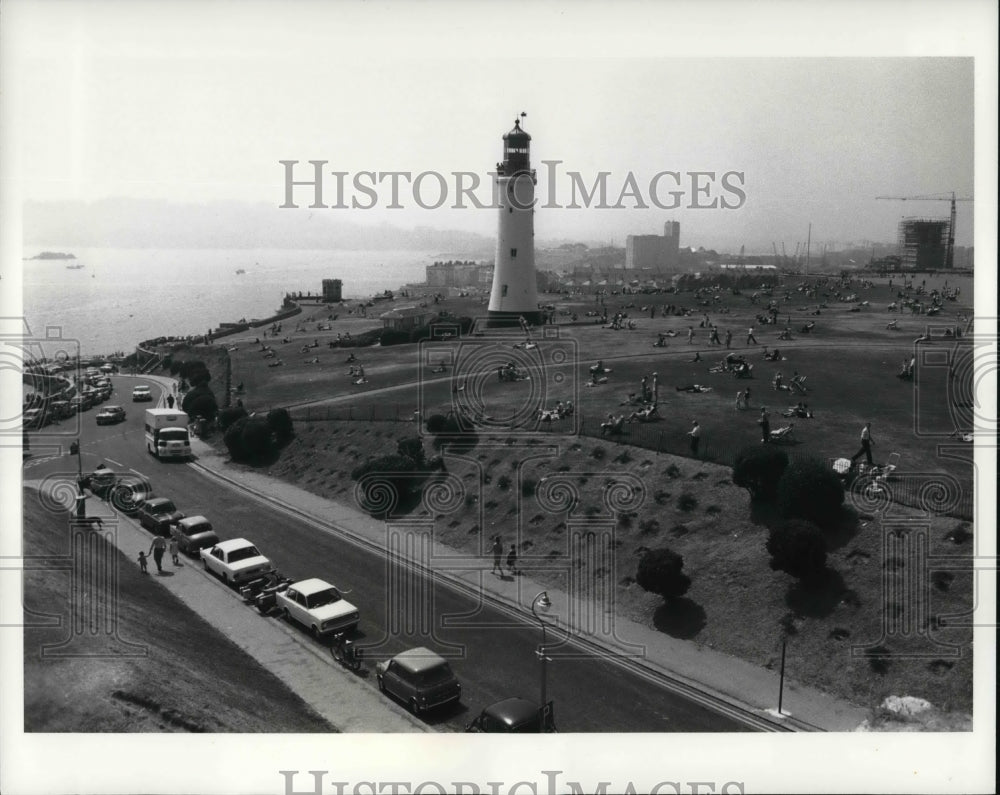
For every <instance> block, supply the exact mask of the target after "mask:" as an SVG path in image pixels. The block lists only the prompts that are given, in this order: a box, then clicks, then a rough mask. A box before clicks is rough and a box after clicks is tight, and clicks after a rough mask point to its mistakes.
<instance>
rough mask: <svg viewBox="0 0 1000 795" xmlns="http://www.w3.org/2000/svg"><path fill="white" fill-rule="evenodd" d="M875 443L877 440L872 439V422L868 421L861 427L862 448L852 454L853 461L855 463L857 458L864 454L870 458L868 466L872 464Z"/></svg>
mask: <svg viewBox="0 0 1000 795" xmlns="http://www.w3.org/2000/svg"><path fill="white" fill-rule="evenodd" d="M873 444H875V441H874V440H873V439H872V424H871V423H870V422H866V423H865V427H864V428H862V429H861V449H860V450H858V452H856V453H855V454H854V455H852V456H851V463H852V464H853V463H854V461H855V459H857V458H859V457H861V456H862V455H863V456H865V457H866V458H867V459H868V466H871V465H872V463H873V462H872V445H873Z"/></svg>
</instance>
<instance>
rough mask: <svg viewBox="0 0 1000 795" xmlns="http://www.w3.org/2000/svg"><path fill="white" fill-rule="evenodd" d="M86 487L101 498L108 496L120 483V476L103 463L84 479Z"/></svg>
mask: <svg viewBox="0 0 1000 795" xmlns="http://www.w3.org/2000/svg"><path fill="white" fill-rule="evenodd" d="M84 481H85V483H84V485H86V487H87V488H88V489H90V490H91V491H92V492H94V494H96V495H97V496H98V497H100V498H101V499H104V498H106V497H107V496H108V495H109V494H110V493H111V490H112V489H113V488H114V487H115V485H116V484H117V483H118V476H117V475H115V473H114V472H112V471H111V470H110V469H108V467H106V466H104V464H101V465H100V466H98V467H97V469H95V470H94V471H93V472H91V473H90V474H89V475H87V477H86V478H85V479H84Z"/></svg>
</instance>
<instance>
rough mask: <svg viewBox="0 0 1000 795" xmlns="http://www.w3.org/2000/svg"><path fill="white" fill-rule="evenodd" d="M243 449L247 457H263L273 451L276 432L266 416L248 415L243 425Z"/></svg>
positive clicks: (250, 458) (251, 458)
mask: <svg viewBox="0 0 1000 795" xmlns="http://www.w3.org/2000/svg"><path fill="white" fill-rule="evenodd" d="M242 436H243V451H244V454H245V456H246V458H247V459H249V460H253V459H255V458H263V457H265V456H266V455H267V454H268V453H270V452H271V450H272V448H273V445H274V441H273V440H274V434H273V433H272V432H271V426H270V425H269V424H268V422H267V418H266V417H261V416H253V417H247V420H246V424H244V426H243V434H242Z"/></svg>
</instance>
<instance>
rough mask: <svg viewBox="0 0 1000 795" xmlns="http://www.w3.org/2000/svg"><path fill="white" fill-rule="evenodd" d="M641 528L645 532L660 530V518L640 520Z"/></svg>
mask: <svg viewBox="0 0 1000 795" xmlns="http://www.w3.org/2000/svg"><path fill="white" fill-rule="evenodd" d="M639 530H640V532H642V533H644V534H648V533H658V532H660V521H659V520H658V519H652V518H650V519H643V520H642V521H641V522H639Z"/></svg>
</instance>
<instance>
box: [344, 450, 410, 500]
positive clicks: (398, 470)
mask: <svg viewBox="0 0 1000 795" xmlns="http://www.w3.org/2000/svg"><path fill="white" fill-rule="evenodd" d="M416 469H417V466H416V464H415V462H414V461H413V459H412V458H410V457H409V456H403V455H385V456H381V457H379V458H372V459H369V460H368V461H365V462H364V463H363V464H361V465H359V466H357V467H355V468H354V470H353V471H352V472H351V479H352V480H361V479H362V478H364V477H365V475H368V474H370V473H377V474H378V475H380V476H381V477H380V478H378V480H379V481H381V482H382V483H387V484H388V485H389V486H390V487H391V488H392V490H393V491H394V492H395V502H397V503H398V502H405V501H407V500H408V499H409V498H410V496H411V495H412V491H413V487H414V485H415V483H414V479H413V473H414V472H415V471H416ZM377 488H378V485H377V484H376V483H373V482H369V483H367V484H366V486H365V489H366V494H365V497H364V500H365V501H367V502H368V503H369V505H374V504H381V503H382V502H383V501H382V500H380V499H378V498H375V497H374V496H373V491H374V490H375V489H377Z"/></svg>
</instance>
